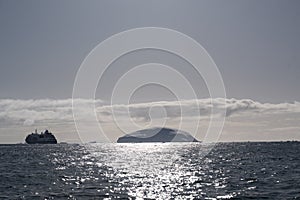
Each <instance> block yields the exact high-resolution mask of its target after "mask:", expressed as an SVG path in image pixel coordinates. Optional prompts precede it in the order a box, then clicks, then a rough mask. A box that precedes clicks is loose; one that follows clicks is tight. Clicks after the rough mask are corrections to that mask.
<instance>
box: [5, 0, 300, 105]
mask: <svg viewBox="0 0 300 200" xmlns="http://www.w3.org/2000/svg"><path fill="white" fill-rule="evenodd" d="M299 8H300V2H299V1H297V0H295V1H273V0H272V1H252V0H251V1H189V2H186V1H11V0H9V1H3V0H2V1H0V27H1V32H0V44H1V45H0V70H1V71H0V72H1V73H0V91H1V93H0V97H1V98H21V99H28V98H67V97H71V92H72V86H73V81H74V78H75V75H76V72H77V69H78V68H79V66H80V64H81V62H82V61H83V59H84V58H85V56H86V55H87V53H88V52H90V51H91V50H92V49H93V48H94V47H95V46H96V45H97V44H98V43H99V42H101V41H103V40H104V39H106V38H108V37H109V36H111V35H112V34H116V33H118V32H121V31H124V30H127V29H131V28H136V27H144V26H158V27H165V28H171V29H175V30H178V31H180V32H183V33H185V34H187V35H189V36H191V37H192V38H194V39H196V40H197V41H198V42H199V43H200V44H202V45H203V46H204V47H205V48H206V49H207V51H208V52H209V54H210V55H211V56H212V57H213V59H214V61H215V62H216V64H217V65H218V67H219V70H220V71H221V73H222V76H223V79H224V82H225V86H226V90H227V96H228V97H235V98H252V99H255V100H259V101H263V102H285V101H288V102H290V101H295V100H298V101H299V100H300V93H299V92H298V91H299V85H300V56H299V55H300V45H299V43H300V40H299V35H300V15H299V12H298V11H299Z"/></svg>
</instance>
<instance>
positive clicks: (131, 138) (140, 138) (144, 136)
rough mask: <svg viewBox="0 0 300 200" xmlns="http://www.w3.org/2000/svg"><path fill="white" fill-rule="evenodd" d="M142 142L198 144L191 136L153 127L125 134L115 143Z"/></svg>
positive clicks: (182, 132)
mask: <svg viewBox="0 0 300 200" xmlns="http://www.w3.org/2000/svg"><path fill="white" fill-rule="evenodd" d="M144 142H199V141H198V140H197V139H195V138H194V137H193V136H192V135H191V134H189V133H187V132H185V131H181V130H177V129H171V128H161V127H155V128H150V129H143V130H139V131H136V132H133V133H130V134H126V135H124V136H122V137H120V138H119V139H118V140H117V143H144Z"/></svg>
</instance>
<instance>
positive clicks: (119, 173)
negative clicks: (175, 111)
mask: <svg viewBox="0 0 300 200" xmlns="http://www.w3.org/2000/svg"><path fill="white" fill-rule="evenodd" d="M210 147H211V146H210V145H207V144H201V143H153V144H151V143H148V144H114V143H112V144H87V145H79V144H57V145H25V144H16V145H0V181H1V184H0V199H30V200H31V199H116V198H120V199H300V142H247V143H218V144H216V145H215V146H214V148H212V150H211V151H210V152H209V153H208V154H207V155H205V156H204V154H203V152H205V150H206V149H210Z"/></svg>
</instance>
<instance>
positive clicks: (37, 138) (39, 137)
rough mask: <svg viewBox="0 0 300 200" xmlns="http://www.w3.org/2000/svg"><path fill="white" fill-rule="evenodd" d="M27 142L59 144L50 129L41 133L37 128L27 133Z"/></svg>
mask: <svg viewBox="0 0 300 200" xmlns="http://www.w3.org/2000/svg"><path fill="white" fill-rule="evenodd" d="M25 142H26V143H27V144H57V140H56V138H55V136H54V135H53V134H52V133H51V132H49V131H48V130H45V131H44V132H41V133H40V134H39V133H37V130H35V132H34V133H31V134H29V135H27V137H26V139H25Z"/></svg>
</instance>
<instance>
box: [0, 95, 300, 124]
mask: <svg viewBox="0 0 300 200" xmlns="http://www.w3.org/2000/svg"><path fill="white" fill-rule="evenodd" d="M74 101H75V102H76V105H77V109H80V113H81V115H82V119H88V117H89V116H90V115H89V113H87V109H86V108H87V107H89V106H93V105H94V103H95V108H96V113H97V116H98V119H99V120H100V121H102V122H109V121H112V120H113V113H114V114H115V115H116V116H118V117H125V118H126V117H128V110H129V116H130V117H132V118H134V119H136V120H144V121H148V120H149V119H150V118H151V117H154V118H155V117H156V118H159V117H162V116H163V117H167V118H170V119H176V118H178V117H180V116H181V115H183V116H186V117H199V116H200V117H209V116H210V115H211V111H212V108H213V109H215V110H216V111H217V112H218V110H220V111H222V110H225V111H226V112H225V116H226V117H230V116H234V115H235V116H238V115H243V116H247V115H253V114H279V113H300V103H299V102H294V103H279V104H271V103H260V102H257V101H253V100H251V99H233V98H232V99H221V98H217V99H197V100H183V101H159V102H151V103H138V104H129V105H123V104H118V105H112V106H110V105H104V102H103V101H101V100H89V99H75V100H74ZM198 106H199V107H198ZM155 109H158V110H163V111H164V115H155V113H154V114H153V115H152V114H151V110H155ZM113 111H114V112H113ZM149 111H150V114H149ZM182 111H184V113H183V114H182ZM150 115H151V116H150ZM43 122H44V123H45V122H55V123H62V124H63V123H67V122H73V113H72V99H62V100H54V99H39V100H15V99H2V100H0V124H1V126H2V127H3V126H5V125H6V124H23V125H28V126H30V125H34V124H36V123H43Z"/></svg>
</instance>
